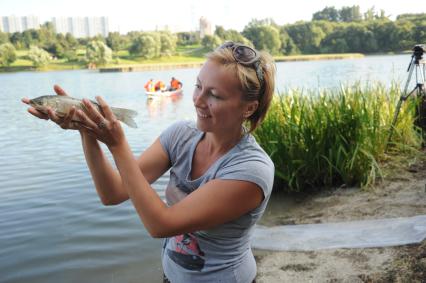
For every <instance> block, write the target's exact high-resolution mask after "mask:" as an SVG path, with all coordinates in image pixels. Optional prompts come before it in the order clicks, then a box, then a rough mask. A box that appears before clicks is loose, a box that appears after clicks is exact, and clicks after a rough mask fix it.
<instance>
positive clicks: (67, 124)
mask: <svg viewBox="0 0 426 283" xmlns="http://www.w3.org/2000/svg"><path fill="white" fill-rule="evenodd" d="M75 111H76V110H75V107H74V106H73V107H72V108H71V110H70V111H69V112H68V114H67V116H65V118H64V120H63V121H62V122H61V124H60V126H61V128H62V129H69V128H75V125H74V123H73V122H72V118H73V117H74V114H75Z"/></svg>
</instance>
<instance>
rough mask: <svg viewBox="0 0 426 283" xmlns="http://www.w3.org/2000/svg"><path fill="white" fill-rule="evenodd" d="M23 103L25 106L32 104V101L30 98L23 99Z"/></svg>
mask: <svg viewBox="0 0 426 283" xmlns="http://www.w3.org/2000/svg"><path fill="white" fill-rule="evenodd" d="M21 101H22V102H23V103H25V104H30V99H29V98H28V97H24V98H22V99H21Z"/></svg>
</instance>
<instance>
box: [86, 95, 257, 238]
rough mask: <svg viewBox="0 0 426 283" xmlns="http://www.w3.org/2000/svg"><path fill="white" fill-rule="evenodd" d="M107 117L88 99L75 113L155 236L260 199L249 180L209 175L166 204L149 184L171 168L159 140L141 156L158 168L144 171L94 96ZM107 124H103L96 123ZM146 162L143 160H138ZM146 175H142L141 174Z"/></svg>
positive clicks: (222, 216) (234, 213) (216, 220)
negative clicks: (83, 109)
mask: <svg viewBox="0 0 426 283" xmlns="http://www.w3.org/2000/svg"><path fill="white" fill-rule="evenodd" d="M97 99H98V102H99V104H100V105H101V108H102V111H103V113H104V115H105V116H103V115H102V114H100V113H99V112H98V111H97V110H96V109H95V108H94V107H93V105H91V103H90V102H89V101H87V100H84V103H85V104H86V107H87V108H88V115H87V116H86V115H85V114H84V113H82V112H79V114H80V115H81V116H80V118H81V120H82V121H83V122H84V123H85V125H86V127H85V129H86V130H85V131H87V133H88V134H89V135H90V136H93V137H96V138H97V139H98V140H100V141H102V142H104V143H105V144H106V145H107V146H108V148H109V150H110V151H111V153H112V156H113V158H114V161H115V164H116V166H117V169H118V171H119V174H120V176H121V181H122V185H123V186H124V188H126V190H127V192H128V195H129V197H130V199H131V201H132V203H133V205H134V207H135V209H136V211H137V213H138V215H139V217H140V218H141V220H142V222H143V223H144V225H145V227H146V229H147V230H148V232H149V233H150V234H151V235H152V236H153V237H167V236H172V235H177V234H181V233H184V232H192V231H196V230H200V229H207V228H211V227H214V226H216V225H219V224H222V223H225V222H228V221H230V220H233V219H236V218H238V217H240V216H241V215H243V214H245V213H247V212H248V211H250V210H252V209H254V208H256V207H257V206H258V205H259V204H260V203H261V201H262V199H263V192H262V190H261V188H260V187H259V186H258V185H256V184H254V183H252V182H248V181H236V180H213V181H210V182H208V183H207V184H205V185H204V186H202V187H200V188H198V189H197V190H196V191H195V192H193V193H191V194H190V195H188V196H187V197H185V198H184V199H183V200H182V201H180V202H178V203H177V204H175V205H173V206H171V207H168V206H167V205H166V204H165V203H164V202H163V201H162V200H161V198H160V197H159V196H158V194H157V193H156V192H155V190H153V189H152V187H151V186H150V182H149V179H147V178H155V177H156V176H157V175H158V174H159V172H160V171H161V170H165V169H166V168H168V167H169V163H170V161H169V159H168V157H167V154H166V153H165V151H164V149H163V148H162V146H161V144H160V142H159V140H158V139H157V141H156V142H155V143H154V145H153V146H152V148H150V149H149V150H148V152H147V155H145V156H144V157H143V158H142V161H143V160H144V159H145V160H152V161H151V162H147V163H155V162H154V161H153V160H154V159H156V158H158V159H159V161H156V162H158V163H155V164H157V167H158V168H162V169H161V170H159V171H157V172H154V171H153V172H152V173H145V172H144V171H145V169H144V168H143V167H144V165H142V169H141V167H140V166H139V164H138V161H137V160H135V159H134V157H133V154H132V152H131V150H130V146H129V144H128V142H127V140H126V138H125V136H124V132H123V130H122V128H121V125H120V123H119V122H118V120H117V119H116V118H115V116H114V114H113V113H112V112H111V109H110V108H109V107H108V105H107V104H106V103H105V102H104V101H103V100H102V99H101V98H97ZM101 122H102V123H103V124H105V126H104V127H102V129H99V127H97V124H98V123H101ZM142 163H144V162H142ZM145 175H146V176H145Z"/></svg>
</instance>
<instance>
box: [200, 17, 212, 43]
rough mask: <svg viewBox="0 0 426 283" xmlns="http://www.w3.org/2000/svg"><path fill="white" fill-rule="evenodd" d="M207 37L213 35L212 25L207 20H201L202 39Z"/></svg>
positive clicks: (202, 18)
mask: <svg viewBox="0 0 426 283" xmlns="http://www.w3.org/2000/svg"><path fill="white" fill-rule="evenodd" d="M206 35H213V31H212V24H211V23H210V22H209V21H208V20H207V19H206V18H205V17H201V18H200V38H203V37H204V36H206Z"/></svg>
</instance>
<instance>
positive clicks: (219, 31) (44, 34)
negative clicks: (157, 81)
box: [0, 5, 426, 67]
mask: <svg viewBox="0 0 426 283" xmlns="http://www.w3.org/2000/svg"><path fill="white" fill-rule="evenodd" d="M226 40H232V41H236V42H242V43H246V44H249V45H252V46H254V47H255V48H257V49H259V50H266V51H268V52H270V53H271V54H273V55H294V54H321V53H352V52H360V53H377V52H400V51H403V50H409V49H411V48H412V47H413V46H414V45H415V44H419V43H425V42H426V13H421V14H403V15H399V16H397V18H396V19H395V20H394V21H393V20H391V19H390V18H389V16H387V15H386V13H385V12H384V11H383V10H381V11H379V12H376V11H375V10H374V8H370V9H368V10H367V11H366V12H364V13H361V10H360V7H359V6H356V5H355V6H352V7H342V8H341V9H339V10H338V9H336V8H334V7H325V8H324V9H323V10H321V11H318V12H316V13H314V14H313V15H312V20H311V21H298V22H295V23H293V24H287V25H282V26H280V25H278V24H276V23H275V22H274V21H273V20H271V19H262V20H257V19H255V20H252V21H251V22H249V23H248V24H247V25H246V26H245V27H244V29H243V31H242V32H238V31H236V30H233V29H228V30H226V29H224V28H223V27H221V26H216V29H215V31H214V34H213V35H207V36H205V37H203V38H202V39H201V38H200V37H199V34H198V33H197V32H179V33H171V32H169V31H155V32H142V31H132V32H129V33H127V34H126V35H121V34H119V33H118V32H110V33H109V34H108V36H107V37H105V38H104V37H102V36H96V37H92V38H75V37H73V36H72V35H71V34H66V35H63V34H57V33H56V32H55V30H54V27H53V26H52V25H51V24H50V23H45V24H43V25H42V26H41V27H40V29H37V30H26V31H23V32H15V33H11V34H10V33H4V32H0V65H1V66H9V65H10V64H12V63H13V62H14V61H15V60H16V57H17V56H16V50H22V49H25V50H29V52H28V56H27V58H28V59H29V60H31V61H32V62H33V64H34V66H36V67H38V66H42V65H44V64H47V63H48V62H49V61H50V60H52V59H55V58H57V59H64V60H66V61H68V62H77V61H83V62H84V63H87V64H89V65H90V64H95V65H103V64H107V63H109V62H111V61H113V60H114V58H118V57H119V56H118V54H119V52H120V51H123V50H125V51H128V54H129V56H130V57H134V58H136V57H138V58H144V59H151V58H158V57H161V56H170V55H174V54H177V50H178V49H179V47H184V46H189V45H191V46H193V45H195V46H197V45H198V46H201V47H202V51H203V52H208V51H210V50H213V49H214V48H216V47H217V46H219V45H220V44H221V43H222V42H224V41H226ZM79 50H84V54H83V56H81V54H79Z"/></svg>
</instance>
